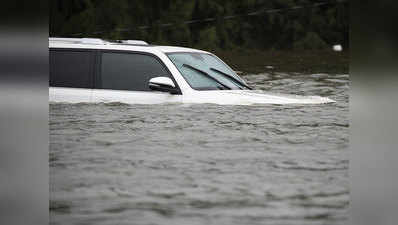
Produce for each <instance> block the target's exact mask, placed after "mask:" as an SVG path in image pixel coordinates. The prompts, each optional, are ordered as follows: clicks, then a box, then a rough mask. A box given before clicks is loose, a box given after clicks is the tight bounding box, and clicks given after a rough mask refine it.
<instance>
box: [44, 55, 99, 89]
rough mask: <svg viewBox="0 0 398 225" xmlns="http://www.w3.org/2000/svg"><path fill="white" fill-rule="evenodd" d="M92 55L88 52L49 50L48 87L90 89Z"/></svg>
mask: <svg viewBox="0 0 398 225" xmlns="http://www.w3.org/2000/svg"><path fill="white" fill-rule="evenodd" d="M93 54H94V53H92V52H90V51H75V50H50V86H51V87H72V88H92V83H93V73H92V70H93V59H94V58H93Z"/></svg>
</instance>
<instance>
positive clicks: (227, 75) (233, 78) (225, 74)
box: [210, 68, 253, 90]
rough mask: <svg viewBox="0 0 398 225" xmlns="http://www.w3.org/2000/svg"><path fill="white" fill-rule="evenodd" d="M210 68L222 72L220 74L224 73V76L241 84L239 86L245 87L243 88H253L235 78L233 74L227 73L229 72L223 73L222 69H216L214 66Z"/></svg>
mask: <svg viewBox="0 0 398 225" xmlns="http://www.w3.org/2000/svg"><path fill="white" fill-rule="evenodd" d="M210 69H211V70H213V71H215V72H217V73H220V74H222V75H224V76H226V77H228V78H230V79H231V80H233V81H235V82H236V83H238V84H239V85H241V86H243V87H245V88H247V89H249V90H252V89H253V88H251V87H249V86H248V85H247V84H245V83H243V82H242V81H240V80H238V79H236V78H235V77H234V76H232V75H229V74H227V73H224V72H223V71H221V70H218V69H216V68H210Z"/></svg>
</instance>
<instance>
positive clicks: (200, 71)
mask: <svg viewBox="0 0 398 225" xmlns="http://www.w3.org/2000/svg"><path fill="white" fill-rule="evenodd" d="M182 66H185V67H188V68H190V69H192V70H195V71H197V72H199V73H201V74H203V75H205V76H206V77H208V78H210V79H212V80H214V81H215V82H217V83H218V84H220V85H221V86H223V87H224V88H226V89H228V90H231V88H230V87H228V86H227V85H225V84H224V83H223V82H221V81H219V80H218V79H217V78H214V77H212V76H211V75H210V74H208V73H206V72H205V71H203V70H200V69H198V68H196V67H193V66H191V65H188V64H182Z"/></svg>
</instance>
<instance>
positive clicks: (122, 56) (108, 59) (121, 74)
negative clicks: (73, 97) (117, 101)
mask: <svg viewBox="0 0 398 225" xmlns="http://www.w3.org/2000/svg"><path fill="white" fill-rule="evenodd" d="M101 62H102V64H101V76H100V81H99V83H100V87H98V88H103V89H114V90H130V91H150V89H149V86H148V82H149V80H150V79H151V78H153V77H160V76H167V77H170V75H169V73H168V72H167V70H166V68H165V67H164V66H163V65H162V64H161V63H160V62H159V61H158V60H157V59H156V58H155V57H152V56H149V55H143V54H131V53H116V52H104V53H102V58H101Z"/></svg>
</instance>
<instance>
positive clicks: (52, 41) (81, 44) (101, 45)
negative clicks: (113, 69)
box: [49, 38, 209, 53]
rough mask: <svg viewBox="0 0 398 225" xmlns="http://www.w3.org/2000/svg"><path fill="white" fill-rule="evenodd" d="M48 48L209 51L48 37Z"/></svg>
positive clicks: (142, 42)
mask: <svg viewBox="0 0 398 225" xmlns="http://www.w3.org/2000/svg"><path fill="white" fill-rule="evenodd" d="M49 47H50V48H85V49H87V48H88V49H106V50H124V51H139V52H150V53H154V52H155V51H158V52H162V53H171V52H197V53H209V52H206V51H202V50H198V49H193V48H185V47H176V46H158V45H149V44H147V43H146V42H145V41H141V40H125V41H120V43H119V42H118V43H117V42H109V41H106V40H102V39H97V38H49Z"/></svg>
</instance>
